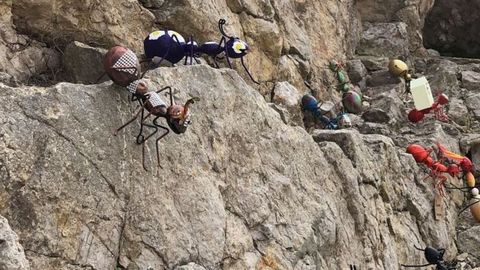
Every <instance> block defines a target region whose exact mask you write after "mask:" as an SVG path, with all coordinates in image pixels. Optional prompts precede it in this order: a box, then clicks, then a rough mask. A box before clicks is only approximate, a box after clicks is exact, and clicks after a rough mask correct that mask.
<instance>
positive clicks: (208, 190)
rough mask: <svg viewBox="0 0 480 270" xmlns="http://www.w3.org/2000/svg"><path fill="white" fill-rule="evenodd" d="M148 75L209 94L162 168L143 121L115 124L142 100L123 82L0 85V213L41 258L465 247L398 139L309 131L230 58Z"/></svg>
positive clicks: (251, 259) (39, 261) (339, 255)
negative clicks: (438, 218) (221, 65)
mask: <svg viewBox="0 0 480 270" xmlns="http://www.w3.org/2000/svg"><path fill="white" fill-rule="evenodd" d="M192 78H194V79H193V80H192ZM146 80H147V81H148V83H149V85H150V86H152V88H153V89H157V88H158V89H159V88H161V87H163V86H165V85H171V86H173V87H174V88H175V89H176V94H175V98H176V100H177V101H178V102H184V101H185V100H186V99H187V98H188V97H191V96H199V97H200V99H201V101H199V102H196V103H195V104H194V105H193V106H192V113H193V115H192V117H191V120H192V124H191V126H190V127H189V128H188V130H187V132H186V133H185V134H182V135H174V134H169V135H168V136H166V137H165V138H164V139H162V140H160V141H159V146H160V166H159V167H157V162H156V154H155V141H154V139H151V140H149V141H147V145H146V153H145V158H146V163H147V164H146V165H147V169H148V170H149V171H144V170H143V168H142V165H141V155H142V151H141V146H139V145H137V144H136V143H135V136H136V135H137V132H138V126H137V125H131V126H128V127H127V128H125V129H124V130H122V131H121V132H120V134H119V135H118V136H116V137H115V136H113V135H112V131H113V130H114V129H115V128H117V127H119V126H120V125H121V123H124V122H125V121H127V120H128V119H130V117H131V115H132V114H133V112H134V111H135V109H136V108H135V107H136V104H135V103H129V102H128V101H127V96H128V95H127V91H126V90H125V89H121V88H119V87H116V86H113V85H111V84H108V83H104V84H100V85H94V86H93V85H92V86H85V85H76V84H69V83H61V84H58V85H56V86H54V87H51V88H40V87H26V88H22V91H17V89H15V88H11V87H7V86H4V85H0V88H1V91H0V96H1V99H2V100H5V101H6V102H2V103H0V111H1V112H2V113H1V114H0V123H1V125H0V132H1V134H3V137H1V139H0V156H1V158H0V160H1V164H2V167H1V168H2V169H1V170H0V174H1V177H2V178H3V179H5V181H3V182H0V185H1V188H0V198H3V199H2V200H3V201H4V202H5V208H4V210H3V212H2V213H3V214H4V215H5V216H6V217H7V218H8V219H9V220H10V223H11V226H12V228H13V229H14V230H15V231H16V232H17V233H18V235H19V237H20V238H21V239H22V240H23V243H24V246H25V248H26V249H27V250H28V252H27V257H28V259H29V260H30V265H31V267H32V269H45V270H50V269H79V270H80V269H113V268H114V267H115V266H116V265H117V263H119V264H120V265H122V266H123V267H125V268H127V269H147V268H148V267H153V268H154V269H175V267H194V269H196V268H199V269H202V268H201V267H203V268H205V269H222V268H223V269H232V270H233V269H254V268H257V267H260V268H261V267H267V266H268V267H270V268H274V269H275V267H276V268H277V269H298V268H296V267H297V266H296V265H297V264H296V263H297V262H298V257H297V256H300V258H301V261H302V262H301V265H305V266H306V265H308V267H310V268H313V267H314V268H316V269H318V268H319V269H345V268H347V267H348V264H349V263H351V262H352V261H355V262H358V264H360V265H370V266H372V267H374V268H376V269H395V267H396V265H398V264H399V262H404V261H414V257H415V256H416V255H415V253H413V252H412V251H411V248H410V246H411V245H410V244H411V243H419V244H421V245H423V244H424V243H426V242H428V243H432V244H436V245H439V246H443V247H446V248H448V249H449V250H451V251H450V252H451V253H449V254H455V244H454V241H453V235H454V234H455V228H454V227H452V226H446V224H449V223H452V222H454V218H455V217H456V213H455V212H454V211H452V212H450V211H449V212H447V216H446V221H445V223H440V224H439V223H436V222H434V221H433V216H432V213H431V211H430V210H431V208H430V206H431V203H432V200H433V191H432V190H431V187H430V185H429V184H428V183H427V182H425V181H420V180H421V178H423V175H424V174H423V173H421V172H420V170H419V167H418V165H417V164H416V163H415V161H414V160H413V158H412V157H411V156H409V155H407V154H405V153H404V150H403V149H397V148H396V147H395V145H394V144H393V142H392V140H391V139H389V138H387V137H384V136H381V135H362V134H359V133H358V132H357V131H354V130H349V129H347V130H341V131H327V130H320V131H316V132H315V133H314V136H313V138H312V136H311V135H310V134H308V133H307V132H306V131H305V130H304V129H302V128H301V127H292V126H289V125H285V124H284V123H283V121H282V120H281V118H280V116H279V115H278V113H277V112H275V111H274V110H273V109H271V108H270V107H269V106H268V104H267V103H266V102H265V100H264V98H263V97H262V96H261V95H260V94H259V93H258V92H256V91H255V90H254V89H252V88H251V87H249V86H248V85H247V84H246V83H245V82H244V81H243V80H242V79H241V78H240V77H239V76H238V75H237V73H235V72H234V71H231V70H226V69H221V70H215V69H212V68H210V67H206V66H201V65H198V66H191V67H189V66H185V67H177V68H159V69H156V70H154V71H152V72H150V73H149V74H148V76H147V77H146ZM162 97H163V98H165V99H166V100H167V98H168V97H167V96H163V94H162ZM6 112H9V113H6ZM150 119H151V118H150ZM147 121H151V120H147ZM160 123H163V121H161V122H160ZM145 132H151V131H150V130H148V131H147V130H146V131H145ZM157 136H158V135H155V136H154V137H153V138H156V137H157ZM385 168H388V169H385ZM416 175H418V176H416ZM446 203H447V204H448V205H450V204H451V203H452V202H449V201H447V202H446ZM365 239H368V240H365ZM382 243H385V245H383V244H382ZM359 251H361V252H359ZM307 254H312V255H307ZM383 254H389V256H383ZM448 256H450V255H448ZM189 263H194V264H191V265H188V264H189ZM185 264H187V265H186V266H185ZM221 265H223V267H221ZM195 267H196V268H195ZM180 269H182V268H180ZM187 269H190V268H187Z"/></svg>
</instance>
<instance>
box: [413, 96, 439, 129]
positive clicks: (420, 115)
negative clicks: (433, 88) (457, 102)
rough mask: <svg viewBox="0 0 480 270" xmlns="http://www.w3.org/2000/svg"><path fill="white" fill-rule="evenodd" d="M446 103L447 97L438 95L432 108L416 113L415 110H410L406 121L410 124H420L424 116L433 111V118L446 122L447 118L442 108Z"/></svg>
mask: <svg viewBox="0 0 480 270" xmlns="http://www.w3.org/2000/svg"><path fill="white" fill-rule="evenodd" d="M447 103H448V96H447V95H445V94H440V95H438V97H437V100H436V101H435V102H434V103H433V104H432V107H430V108H426V109H423V110H420V111H418V110H417V109H413V110H411V111H410V112H409V113H408V120H409V121H410V122H412V123H417V122H420V121H422V119H423V118H424V117H425V114H428V113H430V112H431V111H433V112H434V113H435V118H437V119H438V120H439V121H442V122H448V116H447V115H446V114H445V112H444V111H443V107H442V106H443V105H445V104H447Z"/></svg>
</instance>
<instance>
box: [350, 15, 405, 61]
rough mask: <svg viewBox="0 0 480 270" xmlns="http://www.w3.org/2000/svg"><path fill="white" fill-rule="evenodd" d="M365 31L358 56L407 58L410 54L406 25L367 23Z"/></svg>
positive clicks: (397, 23)
mask: <svg viewBox="0 0 480 270" xmlns="http://www.w3.org/2000/svg"><path fill="white" fill-rule="evenodd" d="M364 29H365V30H364V31H363V33H362V37H361V39H360V42H359V45H358V46H357V50H356V53H357V54H359V55H371V56H376V57H378V56H384V57H407V56H408V55H409V54H410V52H409V48H408V47H409V41H408V40H409V38H408V32H407V25H406V24H405V23H403V22H396V23H366V24H365V25H364Z"/></svg>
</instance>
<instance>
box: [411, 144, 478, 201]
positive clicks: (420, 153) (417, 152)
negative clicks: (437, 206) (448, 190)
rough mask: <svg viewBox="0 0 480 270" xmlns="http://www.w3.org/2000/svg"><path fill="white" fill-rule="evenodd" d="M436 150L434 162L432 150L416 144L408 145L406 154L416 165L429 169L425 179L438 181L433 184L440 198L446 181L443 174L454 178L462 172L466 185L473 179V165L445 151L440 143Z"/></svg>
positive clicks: (466, 159)
mask: <svg viewBox="0 0 480 270" xmlns="http://www.w3.org/2000/svg"><path fill="white" fill-rule="evenodd" d="M437 148H438V151H437V158H438V160H434V159H433V158H432V157H431V156H430V154H431V152H432V151H433V149H425V148H424V147H423V146H421V145H418V144H410V145H408V147H407V153H409V154H411V155H412V156H413V157H414V158H415V161H416V162H417V163H423V164H425V165H426V166H427V167H428V168H430V169H431V172H430V174H429V175H428V176H427V177H432V178H433V179H434V180H437V179H438V180H439V181H438V182H436V183H435V187H436V189H437V190H438V191H439V193H440V194H441V195H442V196H444V195H445V189H444V183H445V181H446V180H447V177H445V176H444V175H442V174H443V173H448V174H450V175H451V176H452V177H456V176H458V175H459V174H460V172H461V171H462V172H463V173H464V175H465V176H466V178H467V183H468V182H469V181H471V179H475V178H474V176H473V164H472V161H470V159H469V158H467V157H464V156H461V155H458V154H456V153H453V152H451V151H449V150H447V149H446V148H445V147H444V146H443V145H441V144H440V143H437ZM427 177H426V178H427Z"/></svg>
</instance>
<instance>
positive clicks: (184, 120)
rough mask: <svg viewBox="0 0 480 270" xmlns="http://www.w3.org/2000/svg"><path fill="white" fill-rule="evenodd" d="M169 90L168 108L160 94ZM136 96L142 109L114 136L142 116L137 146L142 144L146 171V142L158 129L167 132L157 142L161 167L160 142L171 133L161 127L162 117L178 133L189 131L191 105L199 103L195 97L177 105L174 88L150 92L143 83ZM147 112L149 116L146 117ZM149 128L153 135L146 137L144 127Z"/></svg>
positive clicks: (138, 86) (158, 160) (143, 163)
mask: <svg viewBox="0 0 480 270" xmlns="http://www.w3.org/2000/svg"><path fill="white" fill-rule="evenodd" d="M165 90H169V94H170V106H169V107H167V105H166V104H165V102H164V101H163V100H162V99H161V98H160V95H159V93H161V92H163V91H165ZM134 96H135V97H136V99H135V100H138V101H139V103H140V105H141V108H140V110H139V111H138V112H137V113H136V114H135V116H134V117H133V118H132V119H130V120H129V121H128V122H127V123H125V124H123V125H122V126H121V127H119V128H118V129H116V130H115V132H114V135H115V136H116V135H117V134H118V132H119V131H120V130H122V129H123V128H125V127H126V126H128V125H129V124H131V123H132V122H133V121H135V119H137V118H138V116H139V115H141V118H140V119H141V120H140V131H139V133H138V135H137V140H136V142H137V144H142V165H143V169H145V170H146V171H148V170H147V168H146V166H145V142H146V141H147V140H148V139H149V138H151V137H152V136H153V135H154V134H155V133H157V132H158V128H161V129H163V130H164V131H165V132H164V133H163V134H162V135H160V137H158V138H157V139H156V141H155V146H156V150H157V162H158V166H160V152H159V149H158V142H159V141H160V140H161V139H162V138H163V137H165V136H166V135H167V134H168V133H169V132H170V131H169V129H168V128H167V127H165V126H162V125H160V124H159V123H158V122H157V121H158V119H159V118H160V117H163V118H165V119H166V121H167V124H168V126H169V127H170V129H171V130H172V131H173V132H174V133H176V134H181V133H184V132H185V131H186V130H187V127H188V125H189V124H190V120H189V107H190V105H191V104H193V103H195V101H199V100H200V99H199V98H198V97H193V98H191V99H189V100H187V102H186V103H185V105H183V106H182V105H179V104H175V102H174V100H173V93H172V88H171V87H170V86H167V87H164V88H162V89H160V90H158V91H156V92H155V91H150V92H148V88H147V86H146V85H145V84H144V83H143V82H139V83H138V84H137V86H136V91H135V94H134ZM145 110H147V112H148V114H147V115H144V114H145V113H144V112H145ZM150 115H153V116H155V118H154V119H153V120H152V122H151V123H146V120H147V118H148V117H149V116H150ZM144 126H145V127H149V128H152V129H154V131H153V132H152V133H150V134H149V135H147V136H146V137H145V136H143V127H144Z"/></svg>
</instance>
